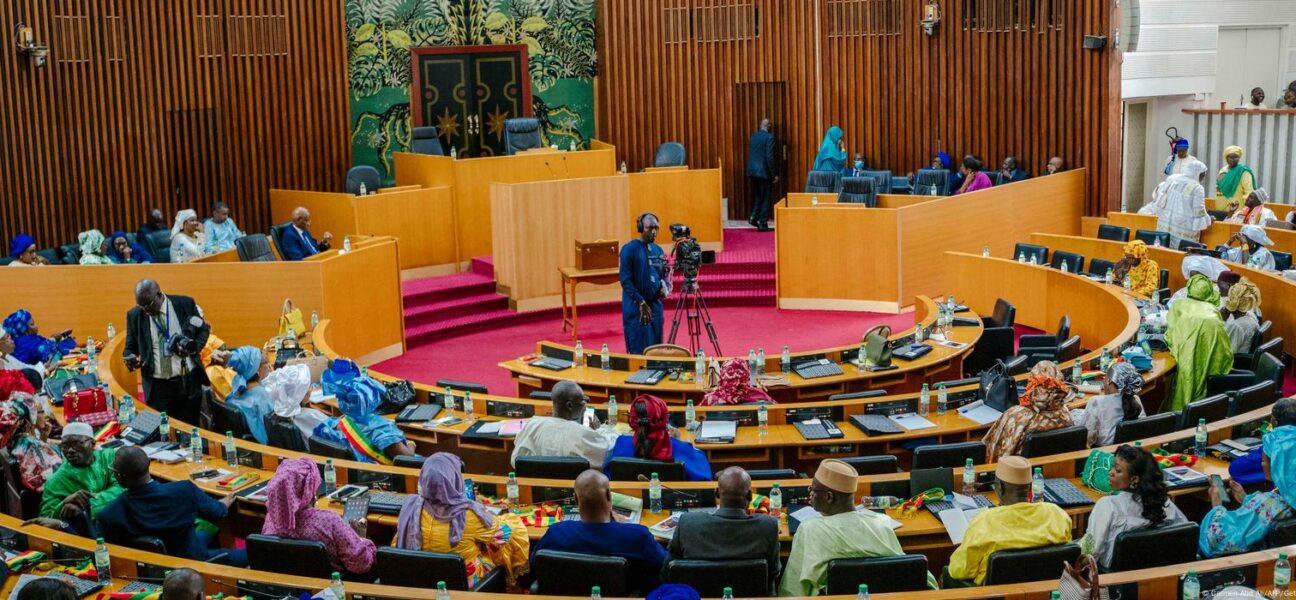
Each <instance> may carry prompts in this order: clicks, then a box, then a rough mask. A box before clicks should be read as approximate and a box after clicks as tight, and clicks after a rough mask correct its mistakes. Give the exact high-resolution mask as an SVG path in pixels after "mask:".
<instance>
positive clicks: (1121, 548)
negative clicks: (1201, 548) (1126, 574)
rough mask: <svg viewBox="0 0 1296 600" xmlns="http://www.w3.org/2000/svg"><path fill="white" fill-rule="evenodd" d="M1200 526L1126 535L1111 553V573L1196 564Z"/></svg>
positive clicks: (1128, 532) (1121, 537)
mask: <svg viewBox="0 0 1296 600" xmlns="http://www.w3.org/2000/svg"><path fill="white" fill-rule="evenodd" d="M1198 529H1199V526H1198V525H1197V524H1196V523H1193V522H1191V521H1190V522H1187V523H1176V524H1174V525H1167V526H1162V527H1155V528H1147V529H1138V530H1134V531H1123V532H1121V533H1120V535H1117V536H1116V541H1115V543H1114V546H1113V549H1112V562H1111V570H1112V571H1136V570H1138V569H1151V568H1155V567H1164V566H1167V565H1177V564H1180V563H1190V562H1193V561H1194V560H1197V534H1198Z"/></svg>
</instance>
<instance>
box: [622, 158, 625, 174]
mask: <svg viewBox="0 0 1296 600" xmlns="http://www.w3.org/2000/svg"><path fill="white" fill-rule="evenodd" d="M621 174H622V175H625V174H626V162H625V161H624V160H623V161H621Z"/></svg>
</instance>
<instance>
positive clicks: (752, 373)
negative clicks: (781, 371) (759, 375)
mask: <svg viewBox="0 0 1296 600" xmlns="http://www.w3.org/2000/svg"><path fill="white" fill-rule="evenodd" d="M747 379H748V381H747V384H748V385H750V386H752V387H756V351H755V350H752V349H750V348H749V349H748V350H747Z"/></svg>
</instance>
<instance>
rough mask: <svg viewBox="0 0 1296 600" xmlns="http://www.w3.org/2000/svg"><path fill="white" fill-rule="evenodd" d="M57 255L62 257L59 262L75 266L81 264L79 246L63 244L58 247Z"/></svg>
mask: <svg viewBox="0 0 1296 600" xmlns="http://www.w3.org/2000/svg"><path fill="white" fill-rule="evenodd" d="M58 250H59V255H60V256H62V260H61V261H60V262H62V263H64V264H69V265H75V264H78V263H80V262H81V246H80V244H63V245H62V246H59V247H58Z"/></svg>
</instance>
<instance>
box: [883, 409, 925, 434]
mask: <svg viewBox="0 0 1296 600" xmlns="http://www.w3.org/2000/svg"><path fill="white" fill-rule="evenodd" d="M887 418H889V419H891V421H892V422H893V423H895V424H896V425H899V426H901V427H904V428H905V429H907V430H909V431H913V430H915V429H933V428H935V427H936V424H935V423H932V422H931V421H928V420H927V419H926V418H925V417H922V416H920V415H918V413H905V414H902V415H891V416H890V417H887Z"/></svg>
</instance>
